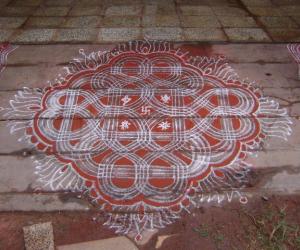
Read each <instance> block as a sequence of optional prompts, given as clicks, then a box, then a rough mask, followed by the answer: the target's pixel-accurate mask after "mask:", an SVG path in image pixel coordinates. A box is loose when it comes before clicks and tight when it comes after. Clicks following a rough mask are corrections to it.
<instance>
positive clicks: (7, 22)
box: [0, 17, 26, 29]
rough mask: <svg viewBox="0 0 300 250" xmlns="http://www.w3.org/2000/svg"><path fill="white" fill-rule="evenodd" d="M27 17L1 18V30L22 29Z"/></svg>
mask: <svg viewBox="0 0 300 250" xmlns="http://www.w3.org/2000/svg"><path fill="white" fill-rule="evenodd" d="M25 20H26V17H0V29H10V28H18V27H20V26H21V25H22V24H23V23H24V22H25Z"/></svg>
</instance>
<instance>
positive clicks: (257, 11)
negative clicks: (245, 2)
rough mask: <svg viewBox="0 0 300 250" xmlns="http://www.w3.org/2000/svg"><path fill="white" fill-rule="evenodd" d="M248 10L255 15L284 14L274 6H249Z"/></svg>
mask: <svg viewBox="0 0 300 250" xmlns="http://www.w3.org/2000/svg"><path fill="white" fill-rule="evenodd" d="M248 10H249V11H250V12H251V13H252V14H254V15H256V16H284V13H283V12H282V11H281V10H280V9H279V8H275V7H249V8H248Z"/></svg>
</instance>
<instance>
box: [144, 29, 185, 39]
mask: <svg viewBox="0 0 300 250" xmlns="http://www.w3.org/2000/svg"><path fill="white" fill-rule="evenodd" d="M143 35H144V37H146V38H148V39H158V40H177V41H182V39H183V36H182V29H181V28H145V29H143Z"/></svg>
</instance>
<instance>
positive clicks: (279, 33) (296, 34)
mask: <svg viewBox="0 0 300 250" xmlns="http://www.w3.org/2000/svg"><path fill="white" fill-rule="evenodd" d="M268 31H269V33H270V35H271V37H272V38H273V40H274V41H276V42H300V30H299V29H268Z"/></svg>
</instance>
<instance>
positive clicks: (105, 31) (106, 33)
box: [98, 28, 141, 42]
mask: <svg viewBox="0 0 300 250" xmlns="http://www.w3.org/2000/svg"><path fill="white" fill-rule="evenodd" d="M139 38H141V29H140V28H102V29H100V33H99V35H98V40H99V41H100V42H115V41H117V42H120V41H129V40H134V39H139Z"/></svg>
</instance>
